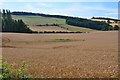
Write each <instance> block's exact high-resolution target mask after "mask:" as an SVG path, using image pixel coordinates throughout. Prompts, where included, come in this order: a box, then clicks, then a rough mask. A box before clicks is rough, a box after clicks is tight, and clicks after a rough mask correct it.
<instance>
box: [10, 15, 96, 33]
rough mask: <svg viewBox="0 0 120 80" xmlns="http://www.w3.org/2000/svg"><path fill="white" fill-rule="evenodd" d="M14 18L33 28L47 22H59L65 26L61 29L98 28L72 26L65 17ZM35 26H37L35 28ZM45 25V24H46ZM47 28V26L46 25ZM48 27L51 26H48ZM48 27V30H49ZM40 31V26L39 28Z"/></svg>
mask: <svg viewBox="0 0 120 80" xmlns="http://www.w3.org/2000/svg"><path fill="white" fill-rule="evenodd" d="M12 17H13V19H16V20H17V19H22V20H23V21H24V22H25V23H26V24H27V25H28V26H29V27H30V28H31V27H32V28H31V29H32V30H37V26H36V25H40V24H41V25H45V24H59V25H61V26H62V27H63V28H62V29H61V28H59V31H60V30H63V31H64V30H67V31H68V30H69V31H81V32H93V31H96V30H92V29H88V28H82V27H76V26H71V25H67V24H66V23H65V21H66V20H65V19H60V18H49V17H41V16H15V15H13V16H12ZM34 26H35V28H33V27H34ZM44 27H45V26H44ZM45 28H46V27H45ZM47 28H48V29H50V28H49V26H48V27H47ZM48 29H47V30H48ZM37 31H39V27H38V30H37Z"/></svg>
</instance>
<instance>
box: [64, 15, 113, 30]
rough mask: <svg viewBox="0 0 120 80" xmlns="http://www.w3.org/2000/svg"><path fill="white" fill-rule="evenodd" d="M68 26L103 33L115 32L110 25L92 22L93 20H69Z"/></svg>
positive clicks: (67, 21) (67, 20)
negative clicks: (101, 31)
mask: <svg viewBox="0 0 120 80" xmlns="http://www.w3.org/2000/svg"><path fill="white" fill-rule="evenodd" d="M66 24H68V25H73V26H78V27H84V28H90V29H95V30H103V31H108V30H114V28H113V27H112V26H111V25H109V24H108V23H105V22H98V21H92V20H88V19H83V18H75V17H74V18H67V19H66Z"/></svg>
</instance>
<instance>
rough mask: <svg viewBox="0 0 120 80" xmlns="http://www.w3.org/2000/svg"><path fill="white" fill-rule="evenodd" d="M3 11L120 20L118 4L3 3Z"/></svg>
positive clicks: (1, 6)
mask: <svg viewBox="0 0 120 80" xmlns="http://www.w3.org/2000/svg"><path fill="white" fill-rule="evenodd" d="M0 8H1V9H9V10H11V12H12V11H25V12H33V13H45V14H52V15H67V16H75V17H83V18H91V17H93V16H94V17H109V18H116V19H117V18H118V2H35V1H33V2H32V1H30V2H27V1H26V2H25V0H24V1H20V0H19V1H13V2H12V1H11V2H5V1H3V0H2V1H1V3H0Z"/></svg>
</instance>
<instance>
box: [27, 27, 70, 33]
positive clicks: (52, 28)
mask: <svg viewBox="0 0 120 80" xmlns="http://www.w3.org/2000/svg"><path fill="white" fill-rule="evenodd" d="M29 28H30V29H31V30H33V31H41V32H42V31H66V32H69V31H68V30H66V29H63V28H60V27H58V26H29Z"/></svg>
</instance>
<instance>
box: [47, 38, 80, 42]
mask: <svg viewBox="0 0 120 80" xmlns="http://www.w3.org/2000/svg"><path fill="white" fill-rule="evenodd" d="M74 41H79V40H73V39H51V40H47V41H45V42H74Z"/></svg>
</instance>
